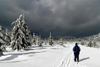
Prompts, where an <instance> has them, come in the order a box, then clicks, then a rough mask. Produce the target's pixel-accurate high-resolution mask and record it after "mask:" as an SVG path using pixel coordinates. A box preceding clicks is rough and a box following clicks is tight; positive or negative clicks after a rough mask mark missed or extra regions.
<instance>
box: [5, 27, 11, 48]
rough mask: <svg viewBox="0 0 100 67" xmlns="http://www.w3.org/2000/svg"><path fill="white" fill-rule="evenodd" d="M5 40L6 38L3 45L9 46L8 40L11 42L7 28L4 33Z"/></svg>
mask: <svg viewBox="0 0 100 67" xmlns="http://www.w3.org/2000/svg"><path fill="white" fill-rule="evenodd" d="M5 35H6V36H5V40H6V43H5V45H6V46H9V45H10V42H11V37H10V36H11V33H10V32H9V31H8V29H6V34H5Z"/></svg>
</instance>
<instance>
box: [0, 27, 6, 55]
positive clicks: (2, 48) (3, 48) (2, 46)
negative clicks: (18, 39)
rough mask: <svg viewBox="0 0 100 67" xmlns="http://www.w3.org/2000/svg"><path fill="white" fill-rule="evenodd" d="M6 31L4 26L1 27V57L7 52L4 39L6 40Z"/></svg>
mask: <svg viewBox="0 0 100 67" xmlns="http://www.w3.org/2000/svg"><path fill="white" fill-rule="evenodd" d="M4 30H5V29H4V28H3V27H2V26H0V56H2V55H3V51H6V49H5V45H4V44H5V42H6V40H5V39H4V38H5V34H4Z"/></svg>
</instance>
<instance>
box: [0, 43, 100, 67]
mask: <svg viewBox="0 0 100 67" xmlns="http://www.w3.org/2000/svg"><path fill="white" fill-rule="evenodd" d="M74 44H75V43H67V44H65V45H66V47H62V46H53V47H51V46H43V47H37V46H32V47H30V48H29V49H26V50H21V51H20V52H18V51H11V49H9V48H8V49H7V50H8V52H4V56H1V57H0V67H100V63H99V62H100V49H99V48H89V47H85V46H81V45H79V46H80V48H81V52H80V61H79V63H78V64H77V63H76V62H74V61H73V60H74V56H73V51H72V48H73V46H74Z"/></svg>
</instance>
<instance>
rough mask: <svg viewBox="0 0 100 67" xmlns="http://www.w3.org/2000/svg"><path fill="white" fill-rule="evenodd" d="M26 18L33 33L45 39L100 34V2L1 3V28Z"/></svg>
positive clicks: (34, 0) (13, 0) (0, 0)
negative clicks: (50, 33) (20, 17)
mask: <svg viewBox="0 0 100 67" xmlns="http://www.w3.org/2000/svg"><path fill="white" fill-rule="evenodd" d="M20 14H24V15H25V20H26V23H27V25H28V27H29V30H30V31H31V33H33V32H35V33H36V34H37V35H41V36H42V37H48V36H49V32H50V31H51V32H52V35H53V36H59V35H60V36H89V35H94V34H98V33H99V32H100V0H0V25H1V26H3V27H4V28H8V29H9V30H11V29H12V28H13V26H12V25H11V23H12V22H13V21H15V20H16V19H17V18H18V17H19V15H20Z"/></svg>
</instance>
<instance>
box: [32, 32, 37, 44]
mask: <svg viewBox="0 0 100 67" xmlns="http://www.w3.org/2000/svg"><path fill="white" fill-rule="evenodd" d="M32 41H33V44H35V45H36V36H35V33H33V40H32Z"/></svg>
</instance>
